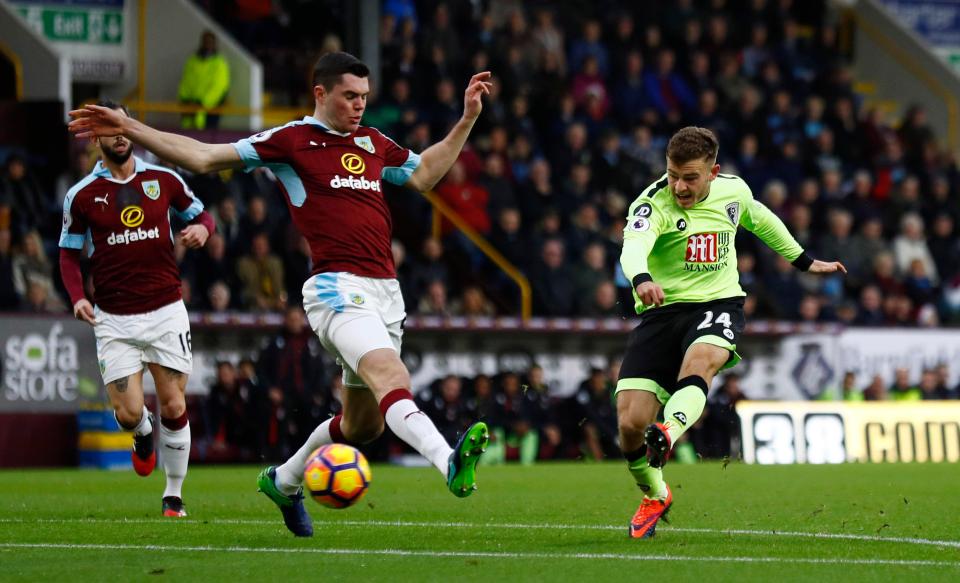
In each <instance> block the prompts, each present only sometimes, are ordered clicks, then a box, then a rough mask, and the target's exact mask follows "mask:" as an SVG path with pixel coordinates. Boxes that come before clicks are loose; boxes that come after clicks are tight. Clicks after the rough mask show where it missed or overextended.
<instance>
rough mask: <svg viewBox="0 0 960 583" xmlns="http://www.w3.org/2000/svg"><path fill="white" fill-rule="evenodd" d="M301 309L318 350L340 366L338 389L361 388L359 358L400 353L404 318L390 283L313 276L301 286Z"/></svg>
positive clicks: (348, 276)
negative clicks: (379, 351)
mask: <svg viewBox="0 0 960 583" xmlns="http://www.w3.org/2000/svg"><path fill="white" fill-rule="evenodd" d="M303 309H304V310H305V311H306V313H307V320H308V321H309V322H310V327H311V328H313V331H314V332H315V333H316V334H317V336H318V337H319V338H320V342H321V343H322V344H323V346H324V348H326V349H327V351H329V352H330V354H332V355H333V356H335V357H336V359H337V362H338V363H339V364H340V365H341V366H343V385H344V386H345V387H354V388H363V387H366V386H367V385H366V383H364V382H363V380H362V379H361V378H360V376H359V375H358V374H357V366H358V365H359V364H360V359H361V358H363V355H365V354H366V353H368V352H370V351H371V350H376V349H378V348H392V349H393V350H395V351H396V352H397V355H398V356H399V354H400V345H401V341H402V339H403V320H404V318H406V317H407V313H406V311H405V310H404V306H403V296H402V295H401V294H400V282H398V281H397V280H396V279H375V278H372V277H361V276H359V275H353V274H352V273H346V272H336V273H318V274H317V275H314V276H313V277H311V278H310V279H308V280H307V281H306V283H304V284H303Z"/></svg>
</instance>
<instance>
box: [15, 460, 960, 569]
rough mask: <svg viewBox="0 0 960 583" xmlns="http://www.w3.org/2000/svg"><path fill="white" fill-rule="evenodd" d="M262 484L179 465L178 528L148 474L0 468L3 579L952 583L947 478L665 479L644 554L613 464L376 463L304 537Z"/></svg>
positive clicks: (785, 473)
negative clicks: (664, 509)
mask: <svg viewBox="0 0 960 583" xmlns="http://www.w3.org/2000/svg"><path fill="white" fill-rule="evenodd" d="M258 470H259V468H254V467H218V468H214V467H197V468H193V469H191V471H190V474H189V476H188V478H187V482H186V485H185V490H184V492H185V495H186V497H185V499H186V502H187V510H188V511H189V512H190V517H189V518H188V519H185V520H179V521H174V520H164V519H162V518H161V517H160V515H159V513H160V494H161V492H162V489H163V478H162V475H160V473H159V472H156V473H155V474H154V475H153V476H151V477H150V478H147V479H143V478H138V477H137V476H136V475H134V474H133V472H132V471H130V472H121V473H117V472H95V471H78V470H73V469H64V470H42V471H24V470H16V471H4V472H0V493H2V496H0V580H2V581H40V580H46V581H52V580H53V577H64V578H69V580H70V581H104V580H123V581H129V580H150V581H155V580H162V579H167V580H174V579H176V580H203V581H205V582H212V581H228V580H229V581H237V580H252V579H259V580H260V581H264V582H266V581H280V580H291V581H294V580H296V581H299V580H313V581H324V580H327V581H329V580H342V579H346V578H349V579H350V580H356V581H360V580H366V581H408V580H416V581H423V580H437V581H464V580H488V581H491V580H492V581H497V580H500V581H503V582H504V583H506V582H508V581H510V582H512V581H523V580H564V581H567V580H568V581H607V580H626V579H631V580H650V581H670V582H676V581H686V580H693V579H698V580H702V581H734V580H736V581H742V580H744V579H749V580H760V579H765V580H769V579H771V578H775V579H776V580H814V579H816V580H821V581H831V580H838V579H841V578H842V579H843V580H847V581H884V582H887V581H891V580H901V579H905V578H907V577H910V578H911V579H913V580H923V581H927V580H941V581H957V580H960V518H958V517H960V479H958V477H960V468H958V467H957V465H948V464H940V465H936V464H913V465H910V464H901V465H881V464H878V465H842V466H778V467H770V466H747V465H742V464H731V465H729V466H727V467H726V468H724V467H723V466H722V465H721V464H712V463H711V464H700V465H695V466H682V465H668V466H667V471H666V477H667V480H668V482H669V483H670V484H671V486H672V487H673V490H674V502H675V503H674V508H673V511H672V512H671V518H672V524H671V525H662V526H661V527H660V528H658V531H657V536H656V537H655V538H654V539H651V540H643V541H637V540H630V539H629V538H628V537H627V527H626V525H627V521H628V520H629V518H630V516H631V515H632V514H633V511H634V509H635V508H636V505H637V503H638V502H639V494H638V491H637V488H636V487H635V486H633V485H632V484H631V481H630V478H629V475H628V474H627V472H626V470H625V468H624V467H623V466H622V464H616V463H608V464H583V463H569V464H545V465H539V466H536V467H530V468H522V467H516V466H507V467H483V468H481V470H480V482H479V483H480V490H479V491H478V492H477V493H475V494H474V495H473V496H472V497H470V498H467V499H465V500H461V499H457V498H455V497H454V496H452V495H450V494H449V493H448V492H447V491H446V489H445V488H444V484H443V480H442V479H441V478H440V476H439V475H438V474H437V473H436V472H435V471H433V470H432V469H408V468H396V467H389V466H375V467H374V468H373V474H374V480H373V485H372V486H371V489H370V491H369V493H368V495H367V497H366V498H365V499H364V500H363V501H361V502H360V503H359V504H358V505H357V507H355V508H351V509H348V510H339V511H338V510H327V509H325V508H321V507H320V506H318V505H316V504H314V503H313V502H309V501H308V502H309V504H308V509H309V510H310V512H311V513H312V515H313V518H314V521H315V523H316V524H315V528H316V535H315V536H314V537H313V538H312V539H295V538H294V537H293V536H292V535H290V534H289V533H287V531H286V530H285V529H284V527H283V524H282V522H281V521H280V515H279V512H277V511H276V510H275V508H274V507H273V505H272V504H270V502H269V501H268V500H267V499H266V498H265V497H263V496H262V495H261V494H257V493H256V492H255V479H256V475H257V471H258ZM736 531H740V532H736ZM790 533H828V534H838V535H853V536H850V537H845V538H827V537H803V536H797V535H796V534H790ZM907 538H911V539H923V540H918V541H913V542H907V541H905V540H902V539H907ZM898 539H901V540H898ZM936 541H941V542H936ZM943 541H947V542H943ZM14 545H33V546H14ZM146 547H156V548H146ZM333 550H339V551H342V553H336V554H335V553H333V552H332V551H333ZM388 550H395V551H407V552H408V553H407V554H392V555H391V554H385V552H386V551H388ZM598 555H599V556H598ZM749 559H752V560H749ZM816 561H822V562H816ZM64 580H67V579H64Z"/></svg>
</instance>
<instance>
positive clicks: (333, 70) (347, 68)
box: [313, 52, 370, 91]
mask: <svg viewBox="0 0 960 583" xmlns="http://www.w3.org/2000/svg"><path fill="white" fill-rule="evenodd" d="M345 73H350V74H351V75H356V76H357V77H367V76H368V75H370V67H368V66H367V65H366V64H364V62H363V61H361V60H360V59H358V58H356V57H354V56H353V55H351V54H350V53H344V52H337V53H327V54H325V55H323V56H322V57H320V58H319V59H318V60H317V64H316V65H314V67H313V87H316V86H317V85H323V87H324V89H326V90H327V91H330V90H332V89H333V88H334V86H336V84H337V83H339V82H340V80H341V79H342V78H343V75H344V74H345Z"/></svg>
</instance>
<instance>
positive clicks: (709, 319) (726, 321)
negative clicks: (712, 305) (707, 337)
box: [697, 310, 732, 330]
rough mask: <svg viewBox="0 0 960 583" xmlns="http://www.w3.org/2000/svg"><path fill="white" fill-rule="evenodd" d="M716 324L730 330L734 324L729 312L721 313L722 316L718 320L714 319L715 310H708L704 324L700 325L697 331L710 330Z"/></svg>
mask: <svg viewBox="0 0 960 583" xmlns="http://www.w3.org/2000/svg"><path fill="white" fill-rule="evenodd" d="M714 324H720V325H722V326H723V327H724V328H729V327H730V326H731V325H732V324H731V322H730V313H729V312H720V315H719V316H717V319H716V320H714V319H713V310H707V312H706V314H704V318H703V322H700V325H699V326H697V330H703V329H704V328H709V327H710V326H713V325H714Z"/></svg>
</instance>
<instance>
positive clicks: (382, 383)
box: [357, 348, 410, 396]
mask: <svg viewBox="0 0 960 583" xmlns="http://www.w3.org/2000/svg"><path fill="white" fill-rule="evenodd" d="M357 368H358V370H357V373H358V374H359V375H360V377H361V378H362V379H363V380H364V382H366V383H367V385H368V386H369V387H370V390H372V391H373V392H374V394H376V395H378V396H380V395H383V394H386V393H387V392H389V391H391V390H393V389H397V388H404V389H408V388H410V373H409V372H408V371H407V367H406V366H404V364H403V361H402V360H400V357H399V356H398V355H397V353H396V351H394V350H392V349H389V348H379V349H376V350H372V351H370V352H368V353H367V354H365V355H364V356H363V358H361V359H360V364H359V365H358V366H357Z"/></svg>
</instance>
